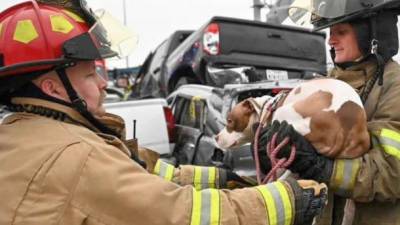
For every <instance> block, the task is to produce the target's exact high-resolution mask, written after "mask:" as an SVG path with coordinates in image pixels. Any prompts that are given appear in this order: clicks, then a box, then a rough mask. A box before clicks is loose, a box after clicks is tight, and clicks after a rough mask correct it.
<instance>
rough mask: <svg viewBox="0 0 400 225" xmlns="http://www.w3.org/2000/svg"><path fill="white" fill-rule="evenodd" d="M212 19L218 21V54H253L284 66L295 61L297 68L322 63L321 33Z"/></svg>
mask: <svg viewBox="0 0 400 225" xmlns="http://www.w3.org/2000/svg"><path fill="white" fill-rule="evenodd" d="M212 22H215V23H218V25H219V28H220V51H221V56H223V55H230V56H231V57H235V55H237V57H241V58H243V57H244V58H249V57H251V56H257V58H258V59H259V61H260V63H262V64H264V65H265V66H266V67H286V68H287V67H288V65H287V62H288V60H289V61H290V62H296V61H298V65H294V66H296V67H300V68H299V69H313V70H315V66H316V65H325V62H326V53H325V34H323V33H316V32H310V31H307V30H304V29H299V28H295V27H289V26H277V25H273V24H268V23H263V22H256V21H248V20H240V19H232V18H223V17H214V18H213V19H212ZM321 56H322V57H321ZM263 58H264V60H263ZM260 59H261V60H260ZM295 64H296V63H295ZM289 66H290V65H289ZM294 69H296V68H294ZM321 69H324V68H321Z"/></svg>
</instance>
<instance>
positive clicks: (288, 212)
mask: <svg viewBox="0 0 400 225" xmlns="http://www.w3.org/2000/svg"><path fill="white" fill-rule="evenodd" d="M276 187H277V188H278V191H279V195H280V196H281V197H282V201H283V208H284V212H285V216H284V220H285V223H284V225H291V224H292V223H293V219H294V218H293V210H292V204H291V202H290V197H289V193H288V192H287V190H286V188H285V186H284V185H283V184H282V183H279V182H278V183H276Z"/></svg>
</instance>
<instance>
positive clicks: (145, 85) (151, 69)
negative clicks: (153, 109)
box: [132, 30, 193, 98]
mask: <svg viewBox="0 0 400 225" xmlns="http://www.w3.org/2000/svg"><path fill="white" fill-rule="evenodd" d="M192 32H193V30H177V31H175V32H174V33H173V34H171V35H170V36H169V37H168V38H167V39H165V40H164V41H163V42H162V43H161V44H160V45H159V46H158V47H157V48H156V49H155V50H154V52H151V53H150V54H149V55H148V56H147V57H146V59H145V61H144V62H143V64H142V67H141V69H140V70H139V72H138V76H137V78H136V82H135V84H134V87H133V92H132V97H133V98H150V97H155V98H157V97H165V95H163V93H165V91H163V86H161V85H160V84H161V83H164V82H165V81H164V80H165V77H164V73H165V72H164V70H165V61H166V59H167V58H168V56H169V54H170V53H171V52H172V51H173V50H174V49H175V48H176V47H177V46H179V45H180V44H181V43H182V42H183V41H184V40H185V39H186V38H187V37H188V36H189V35H190V34H191V33H192ZM160 89H161V91H160Z"/></svg>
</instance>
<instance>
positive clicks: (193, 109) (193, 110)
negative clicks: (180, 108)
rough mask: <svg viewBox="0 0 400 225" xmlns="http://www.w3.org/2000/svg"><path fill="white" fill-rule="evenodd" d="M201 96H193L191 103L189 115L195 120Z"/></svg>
mask: <svg viewBox="0 0 400 225" xmlns="http://www.w3.org/2000/svg"><path fill="white" fill-rule="evenodd" d="M200 100H201V97H200V96H193V97H192V99H191V101H190V106H189V113H190V117H191V118H192V119H193V120H194V119H195V118H196V102H198V101H200Z"/></svg>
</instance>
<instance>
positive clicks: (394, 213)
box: [320, 60, 400, 225]
mask: <svg viewBox="0 0 400 225" xmlns="http://www.w3.org/2000/svg"><path fill="white" fill-rule="evenodd" d="M375 71H376V65H375V63H371V62H364V63H361V64H359V65H357V66H353V67H350V68H347V69H346V70H342V69H340V68H335V69H333V71H332V72H331V73H330V76H331V77H334V78H337V79H340V80H343V81H345V82H347V83H349V84H350V85H351V86H352V87H354V88H355V89H356V90H358V91H362V89H363V88H365V85H366V82H367V81H368V80H369V79H370V78H371V77H372V76H373V74H374V73H375ZM399 104H400V66H399V64H398V63H397V62H394V61H392V60H390V61H389V62H388V63H387V64H386V65H385V68H384V75H383V85H382V86H379V85H378V82H376V84H375V86H374V87H373V89H372V91H371V93H370V94H369V97H368V99H367V101H366V103H365V110H366V113H367V119H368V130H369V132H370V135H371V137H372V148H371V150H370V151H369V152H368V153H367V154H365V155H364V156H362V157H360V158H356V159H342V160H338V159H337V160H335V166H334V171H333V174H332V177H331V182H330V187H331V190H332V191H333V192H335V194H337V195H339V196H342V197H348V198H350V199H352V200H353V201H354V202H355V213H354V221H353V223H352V224H363V225H369V224H371V225H372V224H392V225H395V224H400V216H399V215H400V201H399V200H400V107H399ZM331 193H332V192H331ZM350 205H351V204H350ZM337 208H338V207H336V209H337ZM327 209H329V207H328V208H327ZM350 209H351V207H350V208H349V209H347V211H351V210H350ZM341 210H343V209H341ZM325 211H327V210H325ZM342 214H343V212H342V213H340V212H339V213H337V212H336V213H334V215H339V216H341V215H342ZM332 216H333V215H332V214H330V215H324V218H325V222H324V223H322V222H321V223H320V224H338V223H337V222H338V221H339V220H340V219H341V218H334V220H336V221H335V222H333V223H331V222H327V221H329V220H330V219H331V218H332ZM333 217H334V216H333ZM338 219H339V220H338ZM339 224H340V223H339Z"/></svg>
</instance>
